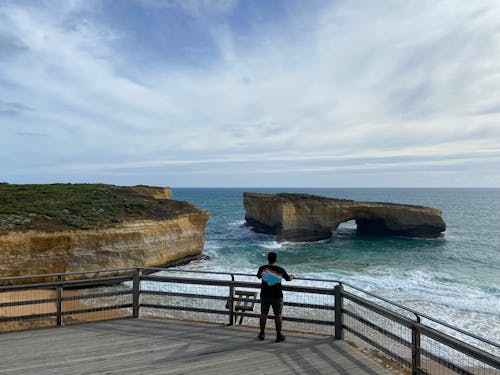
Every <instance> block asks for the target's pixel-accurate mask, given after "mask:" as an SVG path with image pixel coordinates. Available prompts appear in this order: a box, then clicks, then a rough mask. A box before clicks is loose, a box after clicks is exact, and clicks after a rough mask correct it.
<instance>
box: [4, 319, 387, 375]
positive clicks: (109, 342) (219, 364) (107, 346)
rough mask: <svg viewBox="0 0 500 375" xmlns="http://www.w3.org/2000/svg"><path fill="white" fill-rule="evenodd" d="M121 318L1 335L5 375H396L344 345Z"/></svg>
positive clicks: (312, 338) (244, 330)
mask: <svg viewBox="0 0 500 375" xmlns="http://www.w3.org/2000/svg"><path fill="white" fill-rule="evenodd" d="M256 336H257V331H256V330H255V329H249V328H244V327H240V326H226V325H220V324H205V323H189V322H175V321H166V320H146V319H119V320H110V321H102V322H95V323H89V324H81V325H72V326H65V327H59V328H48V329H40V330H28V331H20V332H11V333H3V334H0V353H1V356H2V361H0V374H24V375H30V374H33V375H44V374H47V375H48V374H51V375H53V374H64V375H67V374H72V375H77V374H123V375H125V374H155V375H158V374H207V375H208V374H218V375H226V374H227V375H229V374H350V375H365V374H388V375H389V374H393V373H391V372H389V371H388V370H387V369H385V368H384V367H383V365H382V364H381V363H378V362H377V361H376V360H374V359H372V358H369V357H367V356H366V355H364V354H363V353H361V352H360V351H359V350H356V349H354V348H353V347H352V346H350V345H349V344H347V343H346V342H345V341H342V340H335V339H333V338H332V337H331V336H330V337H325V336H315V335H299V334H288V335H287V338H286V340H285V341H284V342H280V343H276V342H274V333H273V332H272V331H269V332H268V337H267V338H266V340H265V341H259V340H257V339H256Z"/></svg>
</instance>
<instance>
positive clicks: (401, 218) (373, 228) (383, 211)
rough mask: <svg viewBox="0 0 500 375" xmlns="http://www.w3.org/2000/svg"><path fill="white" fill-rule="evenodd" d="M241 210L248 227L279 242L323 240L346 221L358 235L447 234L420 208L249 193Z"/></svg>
mask: <svg viewBox="0 0 500 375" xmlns="http://www.w3.org/2000/svg"><path fill="white" fill-rule="evenodd" d="M243 205H244V207H245V220H246V222H247V224H248V225H249V226H250V227H252V229H253V230H254V231H256V232H259V233H268V234H276V235H277V238H276V240H277V241H278V242H284V241H290V242H303V241H317V240H322V239H327V238H330V237H331V236H332V231H334V230H336V229H337V227H338V226H339V224H341V223H343V222H346V221H349V220H356V224H357V230H358V233H360V234H370V235H388V236H391V235H393V236H404V237H423V238H436V237H441V236H442V233H443V232H444V231H445V230H446V224H445V222H444V221H443V218H442V216H441V211H439V210H437V209H435V208H432V207H424V206H413V205H406V204H395V203H384V202H358V201H353V200H346V199H334V198H326V197H321V196H316V195H309V194H290V193H279V194H275V195H272V194H260V193H249V192H245V193H243Z"/></svg>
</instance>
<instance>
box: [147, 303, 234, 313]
mask: <svg viewBox="0 0 500 375" xmlns="http://www.w3.org/2000/svg"><path fill="white" fill-rule="evenodd" d="M143 307H144V308H150V309H163V310H176V311H191V312H202V313H207V314H219V315H229V311H227V310H215V309H204V308H201V307H188V306H182V307H179V306H175V305H159V304H155V303H141V308H143Z"/></svg>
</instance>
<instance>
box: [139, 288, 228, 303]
mask: <svg viewBox="0 0 500 375" xmlns="http://www.w3.org/2000/svg"><path fill="white" fill-rule="evenodd" d="M141 294H142V295H153V296H172V297H187V298H203V299H214V300H221V301H226V300H227V299H228V298H229V297H227V296H226V297H225V296H214V295H209V294H203V295H201V294H195V293H177V292H162V291H159V290H142V291H141ZM234 300H235V301H236V297H235V298H234Z"/></svg>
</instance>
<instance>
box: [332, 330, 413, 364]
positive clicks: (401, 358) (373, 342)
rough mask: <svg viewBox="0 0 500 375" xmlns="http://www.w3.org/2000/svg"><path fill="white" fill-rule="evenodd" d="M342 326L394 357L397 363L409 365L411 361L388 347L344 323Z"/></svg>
mask: <svg viewBox="0 0 500 375" xmlns="http://www.w3.org/2000/svg"><path fill="white" fill-rule="evenodd" d="M342 327H343V328H344V329H345V330H346V331H348V332H350V333H352V334H353V335H354V336H356V337H358V338H359V339H361V340H363V341H365V342H366V343H368V344H370V345H371V346H373V347H374V348H376V349H378V350H380V351H381V352H382V353H385V354H386V355H388V356H389V357H391V358H392V359H395V360H396V361H398V362H399V363H401V364H403V365H404V366H406V367H411V362H410V361H408V360H406V359H405V358H403V357H401V356H399V355H397V354H396V353H393V352H391V351H390V350H389V349H387V348H386V347H384V346H382V345H380V344H378V343H376V342H375V341H373V340H372V339H371V338H369V337H367V336H365V335H363V334H362V333H359V332H358V331H356V330H354V329H352V328H350V327H346V326H344V325H342Z"/></svg>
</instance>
